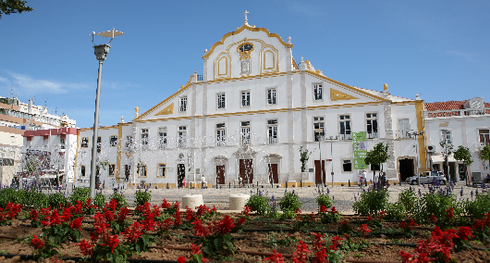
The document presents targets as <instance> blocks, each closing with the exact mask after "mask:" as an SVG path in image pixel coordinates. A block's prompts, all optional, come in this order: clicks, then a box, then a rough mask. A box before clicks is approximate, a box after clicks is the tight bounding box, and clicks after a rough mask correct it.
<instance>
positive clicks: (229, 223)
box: [218, 215, 235, 235]
mask: <svg viewBox="0 0 490 263" xmlns="http://www.w3.org/2000/svg"><path fill="white" fill-rule="evenodd" d="M234 227H235V225H234V224H233V220H232V219H231V218H230V216H229V215H225V217H224V218H223V219H222V220H221V221H220V222H219V224H218V232H219V233H220V234H222V235H225V234H227V233H229V232H231V230H233V228H234Z"/></svg>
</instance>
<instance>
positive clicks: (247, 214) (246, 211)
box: [242, 206, 252, 216]
mask: <svg viewBox="0 0 490 263" xmlns="http://www.w3.org/2000/svg"><path fill="white" fill-rule="evenodd" d="M251 210H252V208H251V207H250V206H245V207H244V208H243V211H242V213H243V214H245V215H246V216H249V215H250V211H251Z"/></svg>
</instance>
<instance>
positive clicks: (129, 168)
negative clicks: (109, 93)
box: [75, 19, 426, 188]
mask: <svg viewBox="0 0 490 263" xmlns="http://www.w3.org/2000/svg"><path fill="white" fill-rule="evenodd" d="M292 50H293V44H292V43H291V39H290V38H289V39H288V40H287V41H284V40H283V39H282V38H281V37H280V36H278V35H277V34H274V33H270V32H269V31H268V30H267V29H265V28H256V27H255V26H250V25H249V24H248V23H247V20H246V19H245V23H244V24H243V25H242V26H241V27H240V28H238V29H237V30H236V31H233V32H230V33H227V34H225V35H224V36H223V38H222V39H221V40H220V41H218V42H216V43H215V44H214V45H212V46H211V48H210V49H209V51H206V53H205V55H204V56H203V57H202V58H203V73H202V75H198V74H197V72H195V73H194V74H193V75H191V76H190V79H189V81H188V82H187V83H186V84H185V85H183V86H181V87H180V89H178V91H176V92H175V93H174V94H173V95H172V96H170V97H168V98H166V99H164V100H163V101H162V102H161V103H159V104H157V105H155V106H153V107H151V108H150V109H149V110H148V111H146V112H144V113H142V114H139V112H138V107H137V108H136V114H135V115H136V118H135V119H133V120H132V121H131V122H127V123H125V122H124V121H121V123H119V124H117V125H114V126H109V127H101V128H100V129H99V133H98V136H99V139H98V143H99V145H100V146H99V149H98V152H99V153H98V156H97V164H98V165H99V166H100V167H102V168H103V169H99V171H100V172H99V176H100V180H101V183H102V184H103V185H105V186H108V187H110V186H111V185H112V184H113V183H119V184H128V185H138V184H140V185H141V184H145V185H148V184H151V186H152V187H153V186H156V187H158V188H162V187H167V186H169V187H176V186H179V185H181V184H183V182H184V179H185V181H186V182H187V186H189V185H194V184H192V183H197V184H198V187H200V185H199V183H200V180H201V176H202V175H204V176H205V178H206V181H207V183H208V184H211V185H215V184H220V185H229V184H231V185H233V184H238V182H239V178H240V177H241V178H243V181H244V183H250V184H251V183H254V184H256V183H258V184H270V183H275V184H280V185H283V186H284V185H286V184H288V185H289V186H292V185H294V186H301V185H302V186H306V185H314V184H315V183H321V182H322V179H321V175H320V171H321V168H320V167H323V169H324V170H325V171H326V172H325V174H326V175H324V178H323V182H326V183H328V184H329V185H330V184H331V183H332V177H331V176H330V172H331V171H333V172H334V183H335V184H336V185H340V184H341V183H343V184H347V182H348V181H351V182H357V181H358V175H359V170H356V169H354V165H353V161H354V158H353V145H352V144H353V143H352V133H353V132H362V131H364V132H366V133H367V138H368V139H367V150H371V149H372V148H373V146H374V145H375V144H377V143H378V142H385V143H388V145H389V146H390V156H391V158H390V160H389V161H388V162H387V163H386V164H384V170H385V171H386V172H387V174H388V179H389V180H393V181H398V180H399V179H400V177H402V179H403V177H405V178H406V177H407V176H409V175H412V174H413V173H414V172H415V170H416V169H417V167H419V169H425V163H426V162H425V151H421V152H420V153H421V159H422V161H420V165H417V164H416V162H417V161H418V160H419V159H418V158H417V157H416V156H417V152H418V149H425V144H424V140H423V138H422V137H421V136H419V137H420V138H419V137H417V138H414V137H412V136H411V135H410V132H411V131H416V132H419V131H422V130H423V128H424V127H423V116H422V113H423V101H422V100H421V99H420V98H417V99H415V100H413V99H407V98H402V97H398V96H394V95H391V94H390V93H389V92H388V86H387V85H386V84H385V85H384V89H383V91H374V90H368V89H362V88H357V87H353V86H349V85H346V84H343V83H340V82H338V81H336V80H333V79H331V78H329V77H327V76H325V75H324V74H323V73H322V72H321V71H320V70H315V69H314V68H313V66H312V65H311V63H310V62H309V61H308V60H303V58H301V60H300V63H299V64H298V63H297V61H296V60H295V59H294V58H293V53H292ZM316 59H321V58H316ZM381 86H382V84H380V88H381ZM321 131H323V136H321V138H320V140H321V142H320V144H319V142H318V140H317V138H318V135H319V134H320V132H321ZM92 134H93V133H92V129H91V128H86V129H80V130H79V134H78V146H77V147H78V150H77V164H76V172H75V175H76V177H77V179H80V180H84V179H86V178H89V176H90V174H89V173H90V172H89V171H90V162H91V160H90V159H91V147H92V143H93V142H92V141H91V140H92ZM319 145H320V148H321V156H322V159H323V160H324V162H323V163H322V162H320V151H319ZM301 146H303V147H306V148H307V149H309V150H310V151H311V152H312V154H311V156H310V159H309V161H308V167H309V169H307V172H304V173H302V172H301V170H300V167H301V162H300V157H299V151H300V147H301ZM331 153H333V156H332V154H331ZM400 167H402V170H400ZM367 170H368V179H372V172H371V171H369V167H368V169H367Z"/></svg>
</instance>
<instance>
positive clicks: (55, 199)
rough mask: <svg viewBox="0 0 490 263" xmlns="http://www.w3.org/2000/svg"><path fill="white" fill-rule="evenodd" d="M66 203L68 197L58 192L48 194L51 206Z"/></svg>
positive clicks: (64, 204)
mask: <svg viewBox="0 0 490 263" xmlns="http://www.w3.org/2000/svg"><path fill="white" fill-rule="evenodd" d="M68 203H69V201H68V199H67V198H66V197H65V196H64V195H63V194H62V193H60V192H58V193H54V194H48V204H49V206H51V207H52V208H58V207H60V205H62V206H66V205H67V204H68Z"/></svg>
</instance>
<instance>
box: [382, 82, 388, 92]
mask: <svg viewBox="0 0 490 263" xmlns="http://www.w3.org/2000/svg"><path fill="white" fill-rule="evenodd" d="M383 90H384V91H385V92H388V84H386V83H385V85H384V86H383Z"/></svg>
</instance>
